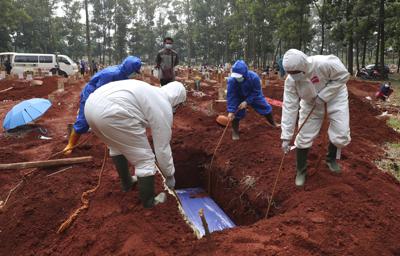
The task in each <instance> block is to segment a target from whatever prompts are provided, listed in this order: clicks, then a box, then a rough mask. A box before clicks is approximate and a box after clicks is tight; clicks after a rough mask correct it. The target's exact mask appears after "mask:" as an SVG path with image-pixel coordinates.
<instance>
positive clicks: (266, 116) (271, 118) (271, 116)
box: [264, 111, 277, 127]
mask: <svg viewBox="0 0 400 256" xmlns="http://www.w3.org/2000/svg"><path fill="white" fill-rule="evenodd" d="M264 117H265V119H267V121H268V123H269V124H270V125H271V126H273V127H277V125H276V123H275V120H274V116H273V114H272V111H271V112H270V113H269V114H266V115H265V116H264Z"/></svg>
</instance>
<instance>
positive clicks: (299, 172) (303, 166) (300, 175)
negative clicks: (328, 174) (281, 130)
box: [295, 148, 309, 187]
mask: <svg viewBox="0 0 400 256" xmlns="http://www.w3.org/2000/svg"><path fill="white" fill-rule="evenodd" d="M308 151H309V149H308V148H297V149H296V181H295V183H296V186H298V187H302V186H304V183H305V182H306V178H307V155H308Z"/></svg>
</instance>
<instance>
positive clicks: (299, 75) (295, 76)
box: [290, 72, 305, 81]
mask: <svg viewBox="0 0 400 256" xmlns="http://www.w3.org/2000/svg"><path fill="white" fill-rule="evenodd" d="M290 76H291V77H292V79H293V80H294V81H299V80H302V79H304V77H305V74H304V73H303V72H300V73H297V74H290Z"/></svg>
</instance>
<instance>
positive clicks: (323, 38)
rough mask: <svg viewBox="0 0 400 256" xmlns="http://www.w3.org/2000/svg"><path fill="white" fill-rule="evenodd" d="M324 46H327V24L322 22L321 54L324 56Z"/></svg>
mask: <svg viewBox="0 0 400 256" xmlns="http://www.w3.org/2000/svg"><path fill="white" fill-rule="evenodd" d="M324 44H325V22H321V50H320V51H319V54H321V55H323V54H324Z"/></svg>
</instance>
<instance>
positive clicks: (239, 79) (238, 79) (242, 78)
mask: <svg viewBox="0 0 400 256" xmlns="http://www.w3.org/2000/svg"><path fill="white" fill-rule="evenodd" d="M235 79H236V81H237V82H238V83H241V82H243V81H244V77H243V76H242V77H235Z"/></svg>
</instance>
